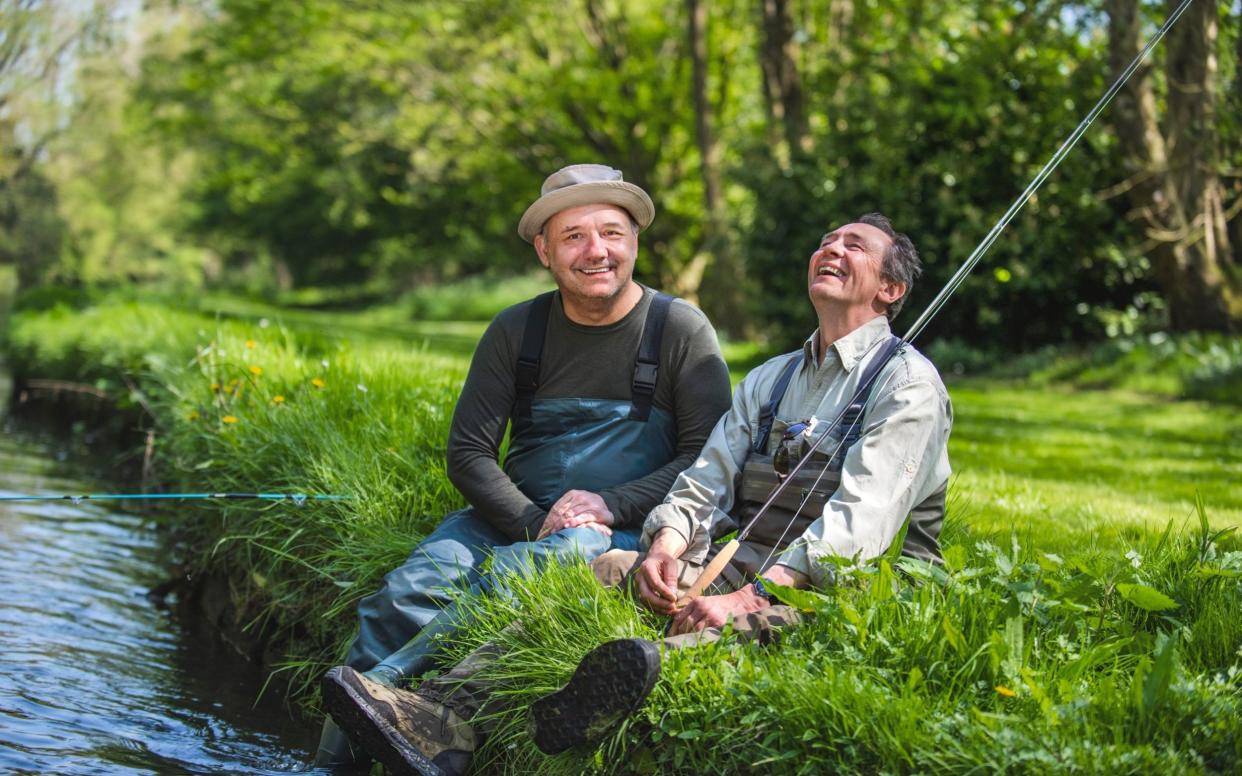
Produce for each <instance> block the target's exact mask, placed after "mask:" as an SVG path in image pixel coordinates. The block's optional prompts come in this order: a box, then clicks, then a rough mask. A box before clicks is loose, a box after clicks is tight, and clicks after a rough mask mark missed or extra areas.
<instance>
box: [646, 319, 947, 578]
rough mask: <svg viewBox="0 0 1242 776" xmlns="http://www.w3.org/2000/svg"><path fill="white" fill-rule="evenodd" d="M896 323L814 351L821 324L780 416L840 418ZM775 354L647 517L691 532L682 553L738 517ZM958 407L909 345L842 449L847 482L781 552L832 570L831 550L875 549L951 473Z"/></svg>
mask: <svg viewBox="0 0 1242 776" xmlns="http://www.w3.org/2000/svg"><path fill="white" fill-rule="evenodd" d="M889 334H890V330H889V326H888V321H887V319H885V318H884V317H883V316H880V317H878V318H874V319H872V320H871V321H868V322H867V323H865V324H863V325H862V326H859V327H858V328H857V329H855V330H854V331H852V332H850V333H849V334H847V335H846V336H844V337H842V338H841V339H839V340H837V341H836V342H834V343H833V344H832V345H831V346H829V347H828V349H827V352H826V353H825V354H824V357H823V362H822V363H818V360H819V359H818V348H819V332H818V331H816V332H815V333H814V334H812V335H811V337H810V338H809V339H808V340H807V341H806V344H805V345H804V346H803V363H802V367H801V369H799V370H798V371H797V372H796V373H795V375H794V378H793V380H792V381H791V382H790V384H789V390H788V391H787V392H786V393H785V398H784V399H783V400H782V401H781V405H780V407H779V408H778V410H777V417H779V418H780V419H782V420H805V419H808V418H810V417H811V416H815V417H817V418H819V419H820V420H822V421H824V422H830V421H832V420H833V419H834V418H836V416H837V414H838V413H839V412H840V411H841V409H842V407H843V406H844V405H845V404H846V402H848V401H849V399H850V397H852V396H853V394H854V391H855V390H857V388H858V383H859V381H860V379H861V376H862V373H863V372H864V371H865V370H866V366H867V363H868V362H869V361H870V359H871V358H872V357H874V355H875V353H876V351H877V350H878V348H877V347H876V344H877V343H878V342H879V341H880V340H881V339H884V338H887V337H888V336H889ZM789 356H790V354H786V355H783V356H779V357H777V358H774V359H772V360H770V361H768V362H767V363H765V364H763V365H761V366H759V367H758V368H756V369H754V370H752V371H751V372H750V374H748V375H746V377H745V378H744V379H743V380H742V382H741V384H739V385H738V387H737V391H736V392H735V393H734V396H733V404H732V407H731V408H730V410H729V412H728V414H726V415H725V416H724V417H722V418H721V419H720V422H719V423H718V424H717V425H716V428H715V429H714V430H713V431H712V435H711V437H710V439H709V440H708V442H707V445H706V446H704V448H703V452H702V454H701V455H700V456H699V458H698V460H697V461H695V463H694V466H693V467H691V468H690V469H687V470H686V471H685V472H683V473H682V475H681V476H680V477H678V479H677V482H676V483H675V484H674V485H673V488H672V490H671V491H670V492H669V494H668V497H667V498H666V499H665V500H664V503H662V504H660V505H659V506H658V507H656V508H655V509H654V510H653V511H652V513H651V515H650V516H649V517H648V518H647V521H646V523H645V524H644V526H643V543H644V545H648V546H649V545H650V543H651V540H652V539H653V538H654V536H655V534H656V532H658V531H659V530H660V529H662V528H670V529H672V530H674V531H677V532H678V533H679V534H681V535H682V537H683V538H685V539H686V541H687V542H688V543H689V547H688V548H687V549H686V551H685V553H683V555H682V557H683V558H684V559H685V560H687V561H689V562H691V563H702V562H703V561H704V559H705V557H706V554H707V549H708V545H709V544H710V543H711V538H712V537H713V536H720V535H722V534H724V533H727V532H729V531H731V530H733V529H735V528H738V527H739V526H737V523H736V521H735V520H734V519H733V517H732V515H730V514H729V511H730V510H731V509H732V508H733V502H734V494H735V487H736V480H737V478H738V477H740V476H741V472H742V468H743V467H744V466H745V463H746V458H747V456H748V455H749V454H750V445H751V440H753V439H754V438H755V434H756V429H757V428H758V425H759V412H760V409H761V408H762V406H763V405H764V404H765V403H766V402H767V400H768V397H769V396H770V395H771V392H772V386H773V384H774V383H775V382H776V380H777V378H778V377H779V375H780V372H781V370H782V369H783V367H784V366H785V364H786V363H787V362H788V360H789ZM952 423H953V409H952V406H951V405H950V403H949V395H948V392H947V391H946V390H945V387H944V383H943V382H941V380H940V375H939V373H937V371H936V368H935V367H934V366H933V365H932V364H931V362H930V361H928V360H927V359H926V358H924V357H923V356H922V355H920V354H919V353H918V352H917V351H915V350H914V348H912V347H909V346H907V347H906V348H905V349H904V350H903V351H902V352H901V353H899V354H897V355H896V356H894V357H893V359H892V361H890V362H889V363H888V365H887V366H885V368H884V369H883V370H882V371H881V372H880V374H879V376H878V377H877V379H876V383H875V388H874V390H872V392H871V398H870V399H869V400H868V401H867V406H866V409H865V410H864V414H863V429H862V436H861V437H860V438H859V440H858V441H857V442H856V443H855V444H854V445H853V446H852V447H851V448H850V450H849V452H848V453H847V454H846V457H845V463H844V466H843V467H842V470H841V485H840V487H838V488H837V490H836V492H835V493H833V495H832V497H831V498H830V499H829V500H828V503H826V504H825V505H824V511H823V514H822V515H821V516H820V517H819V518H818V519H816V520H815V522H813V523H812V524H811V525H810V527H809V528H807V530H806V532H805V533H804V534H803V535H802V536H801V537H800V538H799V539H798V540H797V541H795V542H793V543H792V544H791V546H790V549H788V550H786V551H785V552H784V553H783V554H782V555H780V556H779V558H778V559H777V563H778V564H780V565H782V566H788V567H789V568H792V569H794V570H796V571H799V572H801V573H803V574H806V575H807V576H809V577H810V578H811V581H812V582H813V583H815V584H816V585H820V586H822V585H823V584H825V582H826V581H827V577H826V573H825V566H824V565H823V564H822V563H821V562H820V561H821V560H822V559H824V558H826V557H830V556H840V557H847V558H849V557H854V556H855V555H858V556H859V557H861V558H863V559H866V558H873V557H876V556H878V555H880V554H882V553H883V552H884V551H885V549H887V548H888V546H889V545H890V544H892V542H893V539H894V538H895V537H896V535H897V532H898V531H899V530H900V529H901V525H902V523H903V522H904V521H905V519H906V515H907V514H909V512H910V510H911V508H912V507H914V506H915V505H917V504H919V503H921V502H922V501H923V500H924V499H926V498H927V497H928V496H930V495H931V494H932V493H934V492H936V490H938V489H939V488H940V487H941V486H943V485H944V484H945V483H946V482H948V479H949V454H948V441H949V430H950V428H951V426H952Z"/></svg>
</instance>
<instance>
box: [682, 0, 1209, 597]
mask: <svg viewBox="0 0 1242 776" xmlns="http://www.w3.org/2000/svg"><path fill="white" fill-rule="evenodd" d="M1193 1H1194V0H1182V3H1181V5H1179V6H1178V7H1177V8H1176V9H1175V10H1174V11H1173V12H1172V13H1171V14H1169V16H1168V18H1167V19H1165V21H1164V24H1162V25H1161V26H1160V29H1158V30H1156V32H1155V33H1154V34H1153V35H1152V37H1151V38H1150V39H1149V40H1148V41H1147V45H1146V46H1144V47H1143V50H1142V51H1140V52H1139V53H1138V55H1137V56H1135V57H1134V59H1133V61H1131V62H1130V64H1129V66H1128V67H1126V69H1125V70H1124V71H1122V73H1121V75H1119V76H1118V77H1117V78H1116V79H1115V80H1114V81H1113V84H1112V86H1110V87H1109V88H1108V90H1107V91H1106V92H1105V93H1104V96H1102V97H1101V98H1100V99H1099V101H1098V102H1096V104H1095V107H1093V108H1092V109H1091V110H1090V111H1089V112H1088V113H1087V115H1086V116H1085V117H1084V118H1083V120H1082V121H1081V122H1079V124H1078V126H1077V127H1076V128H1075V129H1074V131H1073V132H1071V133H1070V135H1069V137H1068V138H1066V139H1065V140H1064V141H1063V142H1062V143H1061V145H1060V147H1059V148H1058V149H1057V151H1056V153H1054V154H1053V155H1052V157H1051V158H1050V159H1049V160H1048V162H1047V163H1046V164H1044V166H1043V168H1042V169H1040V171H1039V172H1038V173H1037V174H1036V175H1035V177H1034V178H1033V179H1032V180H1031V182H1030V184H1029V185H1027V187H1026V189H1025V190H1023V192H1022V193H1021V194H1019V195H1018V198H1017V199H1015V200H1014V202H1013V204H1012V205H1010V206H1009V209H1008V210H1006V211H1005V214H1004V215H1003V216H1001V217H1000V219H999V220H997V222H996V224H995V225H993V227H992V229H991V230H990V231H989V232H988V233H987V236H985V237H984V238H983V240H982V241H981V242H980V243H979V245H978V246H976V247H975V249H974V251H972V252H971V254H970V256H969V257H967V259H966V261H964V262H962V266H960V267H959V268H958V270H957V272H955V273H953V276H952V277H951V278H949V281H948V283H946V284H945V286H944V288H942V289H940V292H939V293H938V294H936V296H935V298H934V299H932V301H931V303H930V304H928V305H927V308H926V309H925V310H924V311H923V313H922V315H920V316H919V317H918V319H917V320H915V322H914V324H913V325H912V326H911V327H910V329H909V331H908V332H906V335H905V336H904V337H902V338H901V339H900V340H899V341H898V346H897V348H894V349H893V351H892V353H895V352H896V351H897V350H898V349H900V348H901V347H904V346H905V345H906V344H909V343H910V342H912V341H913V340H914V338H915V337H917V336H918V335H919V334H921V333H922V331H923V329H925V328H926V327H927V324H928V323H930V322H931V319H932V318H934V317H935V316H936V314H937V313H939V312H940V310H941V308H943V307H944V305H945V303H946V302H948V300H949V297H950V296H952V295H953V292H955V291H956V290H957V289H958V287H960V286H961V285H962V283H963V282H964V281H965V280H966V276H967V275H969V274H970V272H971V270H973V269H974V268H975V265H977V264H978V263H979V261H980V260H982V259H983V257H984V255H986V254H987V252H988V251H989V250H990V249H991V248H992V245H993V244H994V243H995V242H996V240H997V239H998V238H999V237H1000V234H1001V232H1003V231H1004V230H1005V227H1007V226H1008V225H1009V222H1010V221H1012V220H1013V218H1014V216H1016V215H1017V214H1018V213H1019V212H1020V211H1021V210H1022V208H1024V207H1025V206H1026V203H1027V202H1029V201H1030V199H1031V197H1033V196H1034V195H1035V192H1036V191H1038V190H1039V187H1040V186H1042V185H1043V183H1044V181H1045V180H1046V179H1047V178H1048V176H1050V175H1051V174H1052V173H1053V171H1055V170H1056V168H1057V167H1058V166H1059V165H1060V164H1061V162H1062V161H1063V160H1064V159H1065V157H1066V156H1067V155H1068V154H1069V152H1070V151H1072V150H1073V149H1074V146H1076V145H1077V144H1078V141H1079V140H1080V139H1081V138H1082V136H1083V135H1084V134H1085V133H1086V131H1087V130H1088V129H1089V128H1090V127H1091V125H1092V123H1094V122H1095V120H1096V118H1097V117H1099V115H1100V113H1102V112H1103V111H1104V109H1105V108H1107V107H1108V105H1109V104H1110V103H1111V102H1112V101H1113V98H1114V97H1116V96H1117V93H1118V92H1119V91H1121V89H1122V87H1124V86H1125V85H1126V83H1127V82H1129V80H1130V77H1131V76H1132V75H1134V71H1135V70H1137V69H1138V68H1139V66H1140V65H1141V64H1142V63H1143V60H1144V59H1146V58H1147V55H1148V54H1149V53H1151V50H1152V49H1153V48H1155V47H1156V45H1157V44H1158V43H1159V42H1160V41H1161V40H1162V39H1163V38H1164V36H1165V34H1167V33H1168V31H1169V30H1170V29H1172V28H1173V25H1174V24H1176V23H1177V20H1178V19H1180V18H1181V16H1182V14H1183V13H1185V11H1186V9H1187V8H1189V7H1190V4H1191V3H1192V2H1193ZM889 355H891V353H890V354H889ZM879 371H880V370H877V371H876V373H875V374H873V375H872V376H871V379H869V380H865V381H863V384H861V385H859V386H858V389H857V390H856V391H855V392H854V394H853V396H852V397H851V399H850V400H849V401H848V402H846V403H845V405H844V406H843V408H842V409H841V411H840V412H839V413H838V414H837V416H836V418H835V419H834V420H833V421H832V423H829V424H827V425H826V426H825V429H824V432H823V433H822V434H820V435H819V437H818V438H817V439H816V440H815V442H814V443H813V444H812V445H811V447H810V449H809V450H807V451H806V453H804V454H803V455H802V457H801V458H800V459H799V460H798V462H797V464H796V465H794V467H793V468H792V469H790V470H789V472H788V473H787V474H785V475H784V476H783V477H782V478H781V480H780V482H778V483H777V484H776V487H774V488H773V489H772V492H771V494H769V495H768V498H767V500H766V501H764V503H763V506H761V507H760V508H759V511H758V512H756V513H755V515H754V517H752V518H751V519H750V521H749V522H747V524H746V525H745V526H744V527H743V528H742V529H741V530H740V531H738V533H737V536H735V537H734V538H733V539H731V540H730V541H729V542H728V544H726V545H725V546H724V547H723V548H721V550H720V552H719V553H717V554H716V556H715V557H714V558H712V560H711V562H710V563H708V564H707V567H706V568H704V569H703V573H702V574H700V575H699V578H698V579H696V580H695V582H694V584H693V585H692V586H691V587H690V590H689V591H687V592H686V595H685V596H683V597H682V598H680V599H678V601H677V607H678V608H681V607H682V606H685V605H686V604H688V603H689V602H691V601H693V600H694V599H695V598H698V597H699V596H700V595H701V594H702V593H703V591H704V590H705V589H706V588H707V586H708V585H710V584H711V583H713V582H715V581H716V578H717V577H719V576H720V572H722V571H723V570H724V567H725V566H726V565H727V564H728V563H729V561H730V560H732V559H733V555H734V554H735V553H736V552H737V550H738V547H740V546H741V542H742V541H744V540H745V539H746V537H747V536H748V535H749V534H750V532H751V529H753V528H754V526H755V524H756V523H758V522H759V520H760V518H762V517H763V516H764V515H765V514H766V513H767V511H768V510H769V509H770V508H771V506H772V504H773V503H775V501H776V499H777V498H779V497H780V495H781V494H782V493H784V491H785V489H786V488H787V487H788V486H789V483H791V482H793V480H794V475H795V474H797V473H798V472H800V471H801V470H802V469H803V467H805V466H806V464H807V463H808V462H809V461H810V460H811V456H813V455H814V454H815V452H816V451H817V450H818V449H819V447H820V445H822V444H823V443H824V442H825V441H826V440H827V439H828V437H829V435H830V434H831V433H832V430H833V429H834V428H836V426H837V424H838V423H840V422H841V420H842V419H843V418H844V417H845V413H846V412H848V411H849V407H850V405H852V404H853V403H854V402H856V401H858V399H859V398H861V397H862V396H863V395H865V393H866V391H867V389H868V388H869V387H870V386H871V384H872V383H873V382H874V381H875V378H876V377H877V376H878V374H879ZM860 422H862V416H861V414H860V415H859V417H858V418H857V419H856V420H855V421H854V423H860ZM851 428H853V425H851ZM848 436H849V429H846V430H845V433H844V434H842V436H841V442H840V443H839V444H838V445H837V448H836V450H834V451H833V454H832V455H830V456H828V461H829V463H831V461H832V459H833V458H835V457H836V455H837V453H838V452H840V450H841V447H842V445H844V444H845V440H846V439H847V438H848ZM828 465H829V464H828V463H825V464H824V468H823V471H821V472H820V474H819V478H817V479H816V480H815V483H814V484H813V485H812V486H811V487H810V488H808V489H807V494H806V496H805V497H804V498H803V499H802V503H801V504H799V505H798V509H796V510H795V511H794V517H793V518H790V521H789V525H793V521H794V520H796V519H797V516H798V514H799V513H800V512H801V511H802V509H803V507H804V506H805V505H806V502H807V501H808V500H809V499H810V497H811V494H812V492H814V490H815V487H816V486H818V485H819V481H820V479H822V478H823V476H824V474H825V473H826V472H827V471H828ZM788 530H789V526H786V528H785V531H788ZM783 537H784V533H782V538H783ZM775 551H776V548H775V547H773V548H772V552H769V553H768V558H767V560H765V561H764V564H765V565H766V564H767V562H768V561H769V560H771V558H772V553H774V552H775Z"/></svg>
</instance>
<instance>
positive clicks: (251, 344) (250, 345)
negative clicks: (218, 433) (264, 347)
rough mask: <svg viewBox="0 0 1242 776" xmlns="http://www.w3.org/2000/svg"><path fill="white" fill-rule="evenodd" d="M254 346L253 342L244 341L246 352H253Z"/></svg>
mask: <svg viewBox="0 0 1242 776" xmlns="http://www.w3.org/2000/svg"><path fill="white" fill-rule="evenodd" d="M256 344H257V343H256V342H255V341H254V340H246V350H254V348H255V345H256Z"/></svg>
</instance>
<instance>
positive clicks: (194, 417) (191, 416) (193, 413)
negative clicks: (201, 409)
mask: <svg viewBox="0 0 1242 776" xmlns="http://www.w3.org/2000/svg"><path fill="white" fill-rule="evenodd" d="M185 419H186V420H198V410H190V412H189V414H188V415H186V416H185Z"/></svg>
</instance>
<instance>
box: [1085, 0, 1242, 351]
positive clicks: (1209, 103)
mask: <svg viewBox="0 0 1242 776" xmlns="http://www.w3.org/2000/svg"><path fill="white" fill-rule="evenodd" d="M1174 7H1176V3H1174V2H1172V1H1171V2H1170V3H1169V9H1170V11H1171V10H1172V9H1173V8H1174ZM1107 9H1108V13H1109V47H1110V56H1109V64H1110V69H1111V70H1112V73H1113V77H1116V76H1117V75H1119V74H1120V73H1121V71H1122V69H1123V68H1124V67H1125V66H1126V65H1127V64H1128V63H1129V62H1130V60H1131V59H1133V57H1134V56H1135V55H1136V54H1137V53H1138V51H1139V48H1140V45H1141V42H1142V30H1141V20H1140V15H1139V7H1138V3H1137V2H1136V1H1135V0H1108V4H1107ZM1217 27H1218V24H1217V9H1216V4H1215V3H1213V2H1210V0H1201V1H1200V2H1197V3H1192V4H1191V5H1190V7H1189V8H1188V9H1187V11H1186V13H1185V14H1184V15H1183V16H1182V18H1181V19H1180V20H1179V21H1178V22H1177V24H1175V25H1174V26H1173V29H1172V30H1171V31H1170V32H1169V35H1168V37H1167V39H1166V51H1165V77H1166V81H1167V85H1168V96H1167V104H1168V108H1167V115H1166V117H1165V119H1166V120H1165V127H1166V132H1165V133H1164V134H1162V133H1161V128H1160V123H1159V120H1158V117H1157V114H1156V107H1155V106H1156V98H1155V91H1154V87H1153V85H1152V79H1151V73H1150V70H1149V69H1148V68H1147V67H1146V66H1144V67H1143V68H1142V69H1141V70H1139V71H1138V72H1136V73H1135V75H1134V76H1133V77H1132V79H1131V80H1130V82H1129V84H1127V86H1126V88H1125V89H1123V90H1122V92H1121V93H1120V94H1119V95H1118V97H1117V102H1116V104H1115V113H1114V120H1113V121H1114V126H1115V127H1116V131H1117V137H1118V140H1119V141H1120V144H1121V148H1122V150H1123V152H1124V154H1125V156H1126V158H1127V170H1126V172H1127V173H1128V176H1129V185H1128V193H1127V196H1128V199H1129V203H1130V205H1131V207H1132V216H1134V217H1136V218H1138V219H1141V221H1142V223H1144V225H1145V227H1146V235H1147V237H1148V238H1150V240H1151V243H1152V245H1153V247H1152V249H1151V250H1150V252H1149V255H1150V257H1151V259H1152V266H1153V269H1154V273H1155V277H1156V281H1157V283H1159V285H1160V287H1161V290H1162V292H1163V294H1164V296H1165V300H1166V303H1167V304H1168V309H1169V323H1170V325H1171V326H1172V328H1173V329H1175V330H1179V331H1190V330H1213V331H1226V332H1229V331H1237V330H1239V329H1240V328H1242V273H1240V272H1239V267H1238V266H1237V258H1236V254H1235V248H1234V245H1233V244H1232V241H1231V239H1230V234H1229V226H1228V219H1227V217H1226V215H1227V212H1226V211H1227V208H1226V205H1225V200H1226V196H1227V192H1226V190H1225V187H1224V185H1223V184H1222V181H1221V176H1220V135H1219V129H1218V127H1217V125H1216V120H1215V119H1216V99H1217V98H1216V88H1217V84H1216V80H1217V77H1218V74H1217V61H1216V47H1217V43H1218V41H1217V37H1218V34H1217V33H1218V30H1217ZM1235 215H1236V214H1235Z"/></svg>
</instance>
